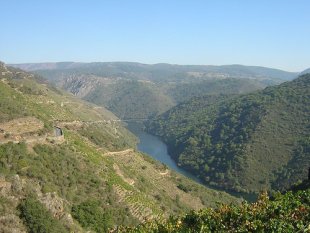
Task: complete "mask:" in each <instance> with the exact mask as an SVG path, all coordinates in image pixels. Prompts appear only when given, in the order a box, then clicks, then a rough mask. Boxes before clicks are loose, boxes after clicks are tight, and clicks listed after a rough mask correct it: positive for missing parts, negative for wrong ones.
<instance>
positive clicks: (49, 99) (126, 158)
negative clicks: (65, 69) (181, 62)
mask: <svg viewBox="0 0 310 233" xmlns="http://www.w3.org/2000/svg"><path fill="white" fill-rule="evenodd" d="M136 142H137V140H136V138H135V137H134V136H133V135H132V134H131V133H130V132H129V131H128V130H126V129H125V128H124V127H123V126H122V124H121V123H120V122H119V119H118V118H117V117H116V116H115V115H114V114H112V113H111V112H109V111H108V110H106V109H105V108H103V107H99V106H96V105H94V104H91V103H88V102H86V101H82V100H80V99H78V98H76V97H74V96H72V95H71V94H66V93H65V92H63V91H60V90H58V89H56V88H55V87H53V86H51V85H49V84H47V83H45V82H44V81H42V80H41V79H40V78H39V77H38V76H35V75H33V74H31V73H27V72H24V71H22V70H19V69H16V68H11V67H7V66H6V65H4V64H3V63H0V210H1V211H0V219H1V220H0V226H1V227H0V228H1V230H0V231H1V232H85V231H92V232H108V230H107V229H108V228H109V227H114V226H116V225H120V224H124V225H133V224H137V223H140V222H143V221H145V219H146V218H150V219H151V218H154V217H157V216H163V217H164V218H166V217H168V216H169V215H170V214H178V213H183V212H184V211H187V210H190V209H200V208H203V207H204V206H215V205H216V202H218V201H221V202H222V201H223V202H225V203H230V202H235V201H237V202H238V199H237V198H234V197H232V196H230V195H228V194H226V193H224V192H218V191H214V190H211V189H208V188H205V187H204V186H202V185H199V184H197V183H195V182H193V181H191V180H189V179H187V178H185V177H184V176H181V175H178V174H176V173H174V172H173V171H171V170H169V169H168V168H167V167H166V166H164V165H163V164H161V163H159V162H157V161H155V160H153V159H151V158H150V157H148V156H147V155H144V154H141V153H139V152H137V151H136V150H135V146H136ZM184 187H186V189H185V188H184ZM38 229H39V230H38Z"/></svg>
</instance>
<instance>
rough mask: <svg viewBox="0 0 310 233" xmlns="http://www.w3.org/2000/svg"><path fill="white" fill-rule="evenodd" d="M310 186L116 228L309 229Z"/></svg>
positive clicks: (161, 232) (164, 232) (160, 231)
mask: <svg viewBox="0 0 310 233" xmlns="http://www.w3.org/2000/svg"><path fill="white" fill-rule="evenodd" d="M309 213H310V189H309V185H308V189H306V190H301V191H298V192H296V193H293V192H287V193H286V194H284V195H282V194H280V193H277V194H275V196H274V197H272V199H269V197H268V195H267V193H266V192H264V193H262V194H261V195H260V197H259V199H258V200H257V201H256V202H255V203H252V204H249V203H243V204H242V205H221V206H220V207H219V208H217V209H211V208H208V209H204V210H200V211H192V212H190V213H188V214H186V215H183V216H180V217H175V216H172V217H171V218H169V219H168V220H163V221H161V220H158V221H149V222H147V223H144V224H141V225H139V226H137V227H134V228H129V227H121V228H119V229H118V231H117V232H153V233H155V232H158V233H168V232H169V233H173V232H175V233H179V232H184V233H185V232H186V233H187V232H192V233H194V232H309V231H310V214H309Z"/></svg>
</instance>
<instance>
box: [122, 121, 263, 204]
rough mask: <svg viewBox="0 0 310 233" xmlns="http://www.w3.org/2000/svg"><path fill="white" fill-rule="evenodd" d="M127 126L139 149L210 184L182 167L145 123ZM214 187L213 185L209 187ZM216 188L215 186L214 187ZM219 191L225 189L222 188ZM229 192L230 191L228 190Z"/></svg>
mask: <svg viewBox="0 0 310 233" xmlns="http://www.w3.org/2000/svg"><path fill="white" fill-rule="evenodd" d="M127 128H128V129H129V130H130V131H131V132H132V133H133V134H135V135H136V137H138V138H139V141H140V142H139V143H138V145H137V149H138V150H139V151H142V152H144V153H146V154H148V155H150V156H151V157H152V158H154V159H156V160H158V161H160V162H162V163H163V164H166V165H167V166H168V167H169V168H170V169H172V170H174V171H176V172H178V173H180V174H182V175H184V176H186V177H188V178H190V179H192V180H194V181H196V182H197V183H200V184H202V185H204V186H206V187H208V185H206V184H203V183H202V181H201V180H200V179H199V178H198V177H195V176H194V175H192V174H191V173H189V172H188V171H186V170H184V169H182V168H181V167H179V166H178V165H177V163H176V162H175V161H174V160H173V159H172V158H171V157H170V155H169V154H168V150H167V145H166V144H165V143H164V142H163V141H161V139H160V138H158V137H156V136H154V135H151V134H148V133H146V132H145V131H143V125H142V124H141V123H135V122H130V123H128V126H127ZM208 188H212V187H208ZM213 189H214V188H213ZM218 190H219V191H224V190H220V189H218ZM226 192H228V191H226ZM228 193H229V194H231V195H234V196H237V197H243V198H244V199H246V200H247V201H250V202H253V201H255V200H256V198H257V195H256V194H245V193H242V194H241V193H236V192H228Z"/></svg>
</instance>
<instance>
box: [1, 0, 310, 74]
mask: <svg viewBox="0 0 310 233" xmlns="http://www.w3.org/2000/svg"><path fill="white" fill-rule="evenodd" d="M309 7H310V2H309V1H306V0H301V1H294V2H293V1H280V0H275V1H272V2H271V1H267V0H263V1H259V2H250V1H245V0H238V1H233V2H232V1H225V0H220V1H216V2H214V1H201V0H195V1H190V2H189V1H188V2H187V1H176V0H171V1H156V2H145V1H138V0H134V1H130V2H128V1H124V0H119V1H113V2H112V1H98V0H92V1H88V2H75V1H66V2H63V1H59V0H56V1H44V2H38V1H35V0H30V1H26V2H21V1H17V0H12V1H7V2H4V3H2V5H1V8H2V13H1V15H0V19H1V22H2V25H5V26H3V28H4V30H3V31H4V33H2V35H1V37H0V60H2V61H4V62H5V63H7V64H21V63H46V62H62V61H74V62H113V61H126V62H139V63H144V64H157V63H168V64H178V65H230V64H241V65H246V66H263V67H270V68H275V69H280V70H285V71H291V72H300V71H303V70H305V69H308V68H309V67H310V64H309V54H310V46H309V45H308V41H309V40H310V27H309V22H310V15H309V14H308V12H307V10H308V9H309Z"/></svg>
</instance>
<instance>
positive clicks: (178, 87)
mask: <svg viewBox="0 0 310 233" xmlns="http://www.w3.org/2000/svg"><path fill="white" fill-rule="evenodd" d="M14 66H16V67H19V68H22V69H26V70H30V71H33V72H35V73H38V74H40V75H42V76H43V77H45V78H46V79H48V80H49V81H50V82H52V83H54V84H56V85H57V86H58V87H60V88H62V89H65V90H67V91H69V92H71V93H73V94H75V95H77V96H78V97H80V98H82V99H85V100H87V101H91V102H93V103H95V104H97V105H100V106H103V107H105V108H107V109H109V110H110V111H112V112H113V113H114V114H116V115H117V116H118V117H120V118H126V119H128V118H148V117H153V116H154V115H158V114H161V113H163V112H164V111H167V110H168V109H170V108H171V107H173V106H175V105H176V104H178V103H181V102H183V101H187V100H189V99H190V98H192V97H196V96H201V95H207V94H212V95H213V94H221V93H226V94H229V93H233V94H235V93H237V94H242V93H248V92H251V91H255V90H259V89H263V88H264V87H266V86H268V85H274V84H278V83H281V82H283V81H285V80H290V79H293V78H294V77H295V76H296V75H297V73H292V72H285V71H282V70H276V69H271V68H266V67H255V66H242V65H227V66H207V65H206V66H195V65H170V64H154V65H148V64H141V63H134V62H94V63H75V62H59V63H38V64H31V63H30V64H19V65H18V64H17V65H14Z"/></svg>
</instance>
